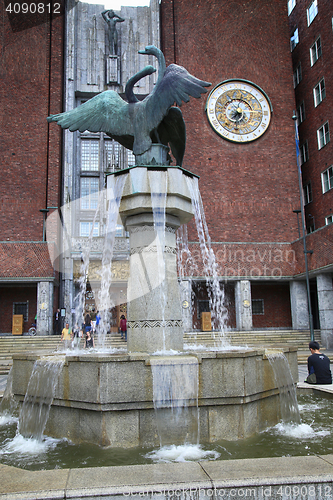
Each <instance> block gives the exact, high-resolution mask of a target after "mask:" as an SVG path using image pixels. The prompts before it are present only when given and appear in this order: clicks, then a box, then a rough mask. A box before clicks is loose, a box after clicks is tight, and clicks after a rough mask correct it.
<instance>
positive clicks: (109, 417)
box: [13, 347, 298, 448]
mask: <svg viewBox="0 0 333 500" xmlns="http://www.w3.org/2000/svg"><path fill="white" fill-rule="evenodd" d="M283 351H284V354H285V355H286V357H287V359H288V362H289V365H290V367H291V373H292V376H293V379H294V382H296V381H297V379H298V371H297V349H296V348H292V347H290V348H286V349H284V350H283ZM189 356H194V357H196V358H197V359H198V367H199V373H198V378H199V387H198V408H199V434H200V442H201V443H205V442H206V443H213V442H215V441H218V440H221V439H226V440H236V439H242V438H247V437H249V436H252V435H254V434H256V433H258V432H260V431H262V430H264V429H266V428H268V427H271V426H273V425H275V424H276V423H277V422H279V420H280V406H279V388H278V387H277V384H276V382H275V377H274V373H273V370H272V367H271V366H270V363H269V360H268V358H267V356H266V354H265V351H264V350H244V351H227V352H200V353H196V354H195V355H193V354H189ZM157 358H158V356H150V355H148V354H144V353H138V354H134V353H133V354H126V355H120V354H117V355H110V354H108V355H103V354H97V353H96V354H93V353H90V354H82V355H66V360H65V363H64V366H63V368H62V371H61V373H60V376H59V380H58V383H57V386H56V388H55V394H54V400H53V403H52V406H51V409H50V414H49V419H48V422H47V424H46V427H45V434H47V435H50V436H53V437H56V438H62V437H65V438H68V439H70V440H71V441H73V442H74V443H81V442H90V443H95V444H99V445H102V446H112V447H122V448H130V447H136V446H157V445H159V444H160V442H159V435H158V427H157V421H156V415H155V410H154V397H153V376H152V370H151V366H150V365H151V359H154V362H156V359H157ZM174 358H177V356H175V357H174ZM36 359H38V356H37V355H36V354H16V355H14V356H13V393H14V394H15V396H16V398H17V399H18V400H19V401H20V402H21V403H22V402H23V400H24V396H25V393H26V389H27V385H28V381H29V378H30V374H31V371H32V369H33V365H34V362H35V360H36ZM37 399H38V398H37ZM193 404H194V403H193V400H191V401H189V406H191V405H192V406H193ZM170 411H172V409H171V410H170ZM190 422H192V420H191V419H190ZM189 425H191V424H189ZM188 432H189V434H190V433H191V429H188ZM164 444H166V443H164ZM173 444H182V443H174V442H173Z"/></svg>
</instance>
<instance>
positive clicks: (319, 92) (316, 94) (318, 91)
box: [313, 78, 326, 107]
mask: <svg viewBox="0 0 333 500" xmlns="http://www.w3.org/2000/svg"><path fill="white" fill-rule="evenodd" d="M325 97H326V90H325V80H324V78H323V79H322V80H320V82H319V83H318V85H316V86H315V88H314V89H313V99H314V105H315V107H317V106H318V104H320V103H321V101H322V100H323V99H325Z"/></svg>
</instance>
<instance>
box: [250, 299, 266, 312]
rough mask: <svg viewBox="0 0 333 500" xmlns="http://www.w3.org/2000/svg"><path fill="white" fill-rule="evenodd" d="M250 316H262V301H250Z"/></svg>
mask: <svg viewBox="0 0 333 500" xmlns="http://www.w3.org/2000/svg"><path fill="white" fill-rule="evenodd" d="M252 314H264V299H252Z"/></svg>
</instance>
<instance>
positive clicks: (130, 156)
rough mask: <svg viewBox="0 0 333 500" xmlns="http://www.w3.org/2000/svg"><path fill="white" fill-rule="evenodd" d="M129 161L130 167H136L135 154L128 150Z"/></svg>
mask: <svg viewBox="0 0 333 500" xmlns="http://www.w3.org/2000/svg"><path fill="white" fill-rule="evenodd" d="M127 163H128V166H129V167H134V165H135V156H134V154H133V151H130V150H129V149H128V150H127Z"/></svg>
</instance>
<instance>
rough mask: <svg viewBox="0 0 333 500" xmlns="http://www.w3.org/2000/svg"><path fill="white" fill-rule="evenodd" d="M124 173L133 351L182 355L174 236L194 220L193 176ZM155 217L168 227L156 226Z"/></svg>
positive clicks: (142, 169)
mask: <svg viewBox="0 0 333 500" xmlns="http://www.w3.org/2000/svg"><path fill="white" fill-rule="evenodd" d="M125 174H128V177H127V179H126V182H125V186H124V190H123V196H122V200H121V203H120V210H119V213H120V216H121V219H122V222H123V224H124V226H125V228H126V230H127V231H129V233H130V276H129V280H128V292H127V293H128V297H127V299H128V305H127V321H128V323H127V325H128V336H127V338H128V350H129V352H148V353H153V352H156V351H170V350H171V349H172V350H176V351H180V350H182V349H183V322H182V310H181V299H180V293H179V284H178V278H177V254H176V235H175V232H176V230H177V228H178V227H179V226H180V225H181V224H184V223H186V222H188V221H189V220H191V218H192V217H193V212H192V203H191V196H190V192H189V189H188V185H187V180H186V178H187V177H191V176H192V174H190V173H188V172H186V171H184V170H183V169H182V168H180V167H169V166H149V165H148V166H137V167H134V168H131V169H128V170H125V171H123V172H121V173H116V174H115V175H125ZM154 196H155V201H154ZM164 211H165V212H164ZM154 212H155V226H154ZM156 213H157V214H158V216H159V217H162V219H160V218H159V221H160V220H164V222H163V224H162V223H161V222H159V223H157V224H156ZM164 213H165V215H164ZM163 217H164V219H163ZM162 225H163V226H164V225H165V233H164V231H163V228H162V227H161V226H162Z"/></svg>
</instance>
